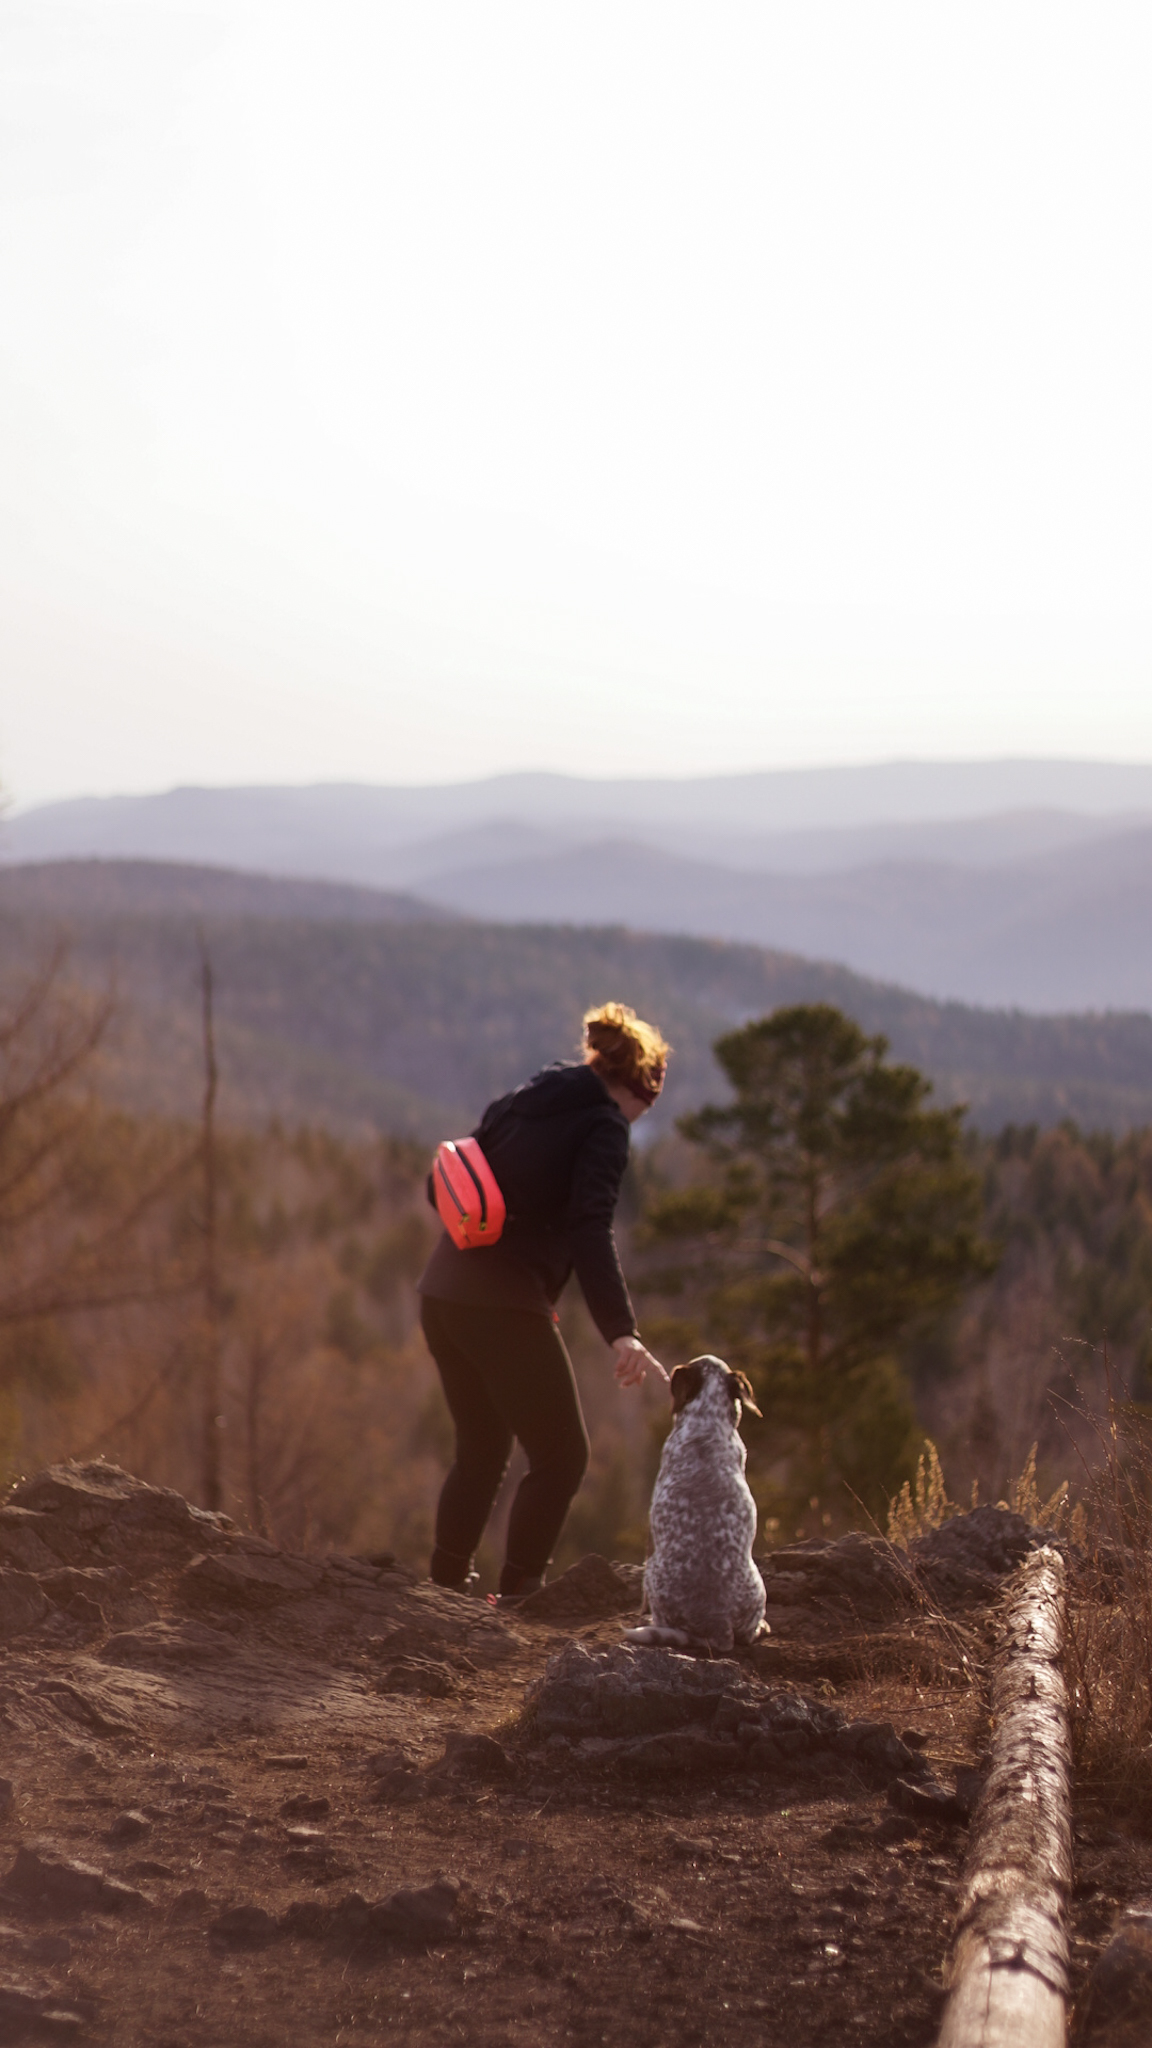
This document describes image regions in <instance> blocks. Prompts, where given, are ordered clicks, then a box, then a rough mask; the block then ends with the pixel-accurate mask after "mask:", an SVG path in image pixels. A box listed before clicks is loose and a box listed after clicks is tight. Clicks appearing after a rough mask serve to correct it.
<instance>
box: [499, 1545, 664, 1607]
mask: <svg viewBox="0 0 1152 2048" xmlns="http://www.w3.org/2000/svg"><path fill="white" fill-rule="evenodd" d="M640 1603H641V1591H640V1588H639V1587H638V1586H637V1585H636V1584H635V1583H634V1582H632V1581H630V1580H629V1579H628V1578H626V1577H625V1575H624V1574H623V1572H621V1571H620V1570H618V1568H617V1567H616V1566H615V1565H611V1564H609V1563H608V1560H607V1558H604V1557H597V1556H596V1555H595V1554H593V1555H591V1556H589V1557H582V1558H581V1559H580V1562H579V1563H578V1564H574V1565H570V1566H569V1568H568V1570H567V1571H566V1572H561V1574H560V1577H559V1578H558V1579H553V1580H552V1582H551V1584H550V1585H547V1586H541V1587H540V1589H539V1591H538V1592H535V1593H528V1594H526V1596H525V1598H524V1599H523V1600H521V1601H519V1602H518V1604H517V1607H516V1616H517V1619H518V1620H519V1619H520V1618H521V1617H523V1618H524V1619H525V1620H529V1621H557V1622H580V1621H596V1620H598V1619H600V1618H601V1617H602V1616H607V1615H611V1614H635V1613H637V1612H638V1611H639V1608H640Z"/></svg>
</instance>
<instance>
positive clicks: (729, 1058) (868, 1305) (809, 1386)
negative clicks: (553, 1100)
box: [642, 1003, 996, 1510]
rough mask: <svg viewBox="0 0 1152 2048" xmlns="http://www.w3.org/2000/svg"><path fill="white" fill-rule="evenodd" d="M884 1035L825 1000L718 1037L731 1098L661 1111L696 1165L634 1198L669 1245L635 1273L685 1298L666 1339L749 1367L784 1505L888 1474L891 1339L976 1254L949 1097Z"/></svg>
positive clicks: (946, 1291) (910, 1327) (948, 1296)
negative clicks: (669, 1113) (645, 1272)
mask: <svg viewBox="0 0 1152 2048" xmlns="http://www.w3.org/2000/svg"><path fill="white" fill-rule="evenodd" d="M887 1050H888V1047H887V1041H886V1040H885V1039H884V1038H882V1037H874V1038H869V1037H867V1036H866V1035H865V1033H864V1032H863V1031H862V1030H861V1029H860V1027H859V1025H857V1024H855V1023H854V1022H853V1021H852V1019H851V1018H849V1017H846V1016H845V1015H844V1014H843V1013H842V1012H841V1011H840V1010H837V1009H834V1008H833V1007H832V1006H831V1005H830V1004H827V1003H812V1004H800V1005H797V1006H795V1007H792V1008H787V1009H780V1010H775V1011H774V1012H773V1013H772V1015H771V1016H769V1017H764V1018H761V1019H759V1020H758V1021H756V1022H754V1023H750V1024H746V1025H745V1026H743V1028H742V1029H740V1030H738V1031H733V1032H730V1033H729V1034H728V1035H727V1036H726V1037H723V1038H721V1039H719V1040H718V1041H717V1043H716V1046H715V1053H716V1058H717V1060H718V1061H719V1064H720V1066H721V1068H722V1070H723V1072H724V1074H725V1076H726V1078H727V1079H728V1081H729V1082H730V1084H731V1087H732V1100H731V1102H729V1103H727V1104H725V1105H723V1106H712V1107H708V1108H705V1109H702V1110H699V1111H698V1112H696V1113H695V1114H694V1115H692V1116H688V1117H685V1118H683V1119H682V1120H681V1123H680V1126H679V1128H680V1130H681V1132H682V1133H683V1135H684V1136H685V1137H686V1138H687V1139H688V1140H689V1142H690V1143H691V1144H692V1145H693V1146H694V1147H698V1148H701V1149H702V1151H703V1153H704V1155H705V1161H706V1164H705V1170H704V1172H703V1174H702V1175H700V1176H699V1177H698V1178H696V1179H695V1180H693V1181H692V1182H691V1183H690V1184H689V1185H688V1186H686V1187H681V1188H676V1189H664V1190H663V1191H660V1190H654V1191H653V1192H652V1193H651V1195H650V1196H649V1199H648V1201H647V1204H646V1213H645V1219H644V1225H643V1228H642V1241H646V1242H647V1243H648V1244H649V1245H650V1246H669V1247H670V1246H672V1245H675V1247H676V1263H675V1265H674V1266H667V1267H665V1268H664V1269H663V1270H662V1271H660V1272H653V1273H652V1274H651V1276H650V1278H651V1281H652V1285H653V1287H654V1288H655V1289H656V1290H657V1291H658V1292H659V1293H661V1294H662V1295H663V1296H665V1297H666V1298H667V1299H668V1306H669V1307H670V1308H671V1307H672V1306H673V1305H674V1303H675V1305H677V1306H680V1307H682V1308H684V1309H687V1311H688V1315H687V1317H686V1318H685V1317H683V1316H681V1318H680V1319H679V1320H680V1324H681V1334H682V1335H683V1336H685V1337H687V1336H688V1334H689V1329H691V1332H692V1337H694V1339H695V1341H696V1342H698V1343H699V1345H700V1347H701V1348H703V1349H708V1350H714V1351H719V1352H722V1353H723V1354H724V1355H725V1356H726V1357H727V1358H728V1359H729V1360H730V1361H731V1362H732V1363H733V1364H738V1365H740V1366H741V1367H742V1368H743V1369H744V1370H745V1371H747V1372H749V1373H750V1374H751V1376H752V1379H753V1382H754V1384H755V1386H756V1389H757V1392H758V1394H759V1396H760V1402H761V1406H762V1407H763V1408H764V1413H765V1418H766V1422H767V1424H768V1436H769V1439H770V1455H771V1456H772V1457H773V1458H775V1459H777V1460H779V1458H780V1454H781V1451H782V1450H784V1451H787V1453H788V1454H789V1481H788V1483H787V1484H786V1485H784V1486H783V1488H782V1490H781V1492H780V1502H781V1506H782V1507H788V1508H790V1509H792V1510H795V1509H797V1508H799V1507H800V1506H801V1505H802V1504H805V1503H807V1502H809V1501H810V1500H811V1501H816V1500H820V1499H822V1498H824V1497H825V1496H826V1495H827V1490H828V1487H829V1484H830V1483H831V1484H832V1485H833V1486H834V1487H835V1486H837V1485H838V1484H839V1483H840V1482H846V1483H847V1485H848V1486H849V1487H850V1488H851V1489H852V1491H853V1492H854V1493H856V1494H857V1495H858V1496H859V1497H860V1498H861V1499H863V1500H864V1502H865V1503H866V1505H867V1506H868V1507H869V1508H871V1509H877V1508H879V1506H880V1505H881V1502H882V1501H883V1499H884V1497H885V1496H886V1495H887V1494H888V1493H890V1492H891V1491H893V1490H894V1488H895V1487H896V1486H897V1485H898V1484H899V1483H900V1481H901V1480H902V1479H903V1478H904V1477H906V1476H907V1473H908V1472H909V1471H910V1470H911V1468H912V1464H913V1462H914V1451H915V1448H916V1445H917V1435H916V1431H915V1426H914V1419H913V1415H912V1409H911V1402H910V1398H909V1394H908V1388H907V1383H906V1380H905V1377H904V1374H903V1372H902V1370H901V1367H900V1354H901V1347H902V1345H903V1343H904V1342H905V1341H906V1340H907V1338H908V1337H909V1336H910V1335H912V1334H913V1333H914V1332H916V1331H917V1330H918V1329H920V1328H922V1327H923V1326H924V1325H925V1324H926V1323H928V1322H929V1321H930V1320H931V1319H933V1318H935V1317H938V1316H940V1315H941V1314H942V1313H943V1311H944V1310H946V1309H947V1308H948V1307H949V1306H950V1305H951V1304H952V1303H953V1302H954V1301H955V1300H956V1298H957V1296H958V1295H959V1293H960V1291H961V1290H962V1288H963V1287H964V1286H965V1285H966V1283H967V1282H969V1281H971V1280H973V1279H975V1278H977V1277H979V1276H982V1275H984V1274H987V1273H989V1272H990V1271H991V1270H992V1269H993V1267H994V1265H995V1263H996V1255H995V1252H994V1250H993V1249H992V1247H991V1246H989V1245H988V1244H986V1243H985V1242H983V1240H982V1239H981V1236H980V1230H979V1224H980V1213H981V1190H980V1181H979V1176H978V1174H977V1173H976V1171H975V1169H974V1168H973V1166H972V1165H971V1164H970V1162H969V1160H968V1159H967V1157H966V1156H965V1145H964V1137H963V1131H962V1122H963V1115H964V1111H963V1107H962V1106H960V1107H956V1108H952V1109H939V1108H934V1107H930V1106H928V1100H927V1099H928V1097H929V1096H930V1094H931V1092H932V1090H931V1083H930V1082H929V1081H928V1080H926V1079H925V1077H924V1076H923V1075H922V1074H921V1073H919V1072H918V1071H917V1069H916V1068H915V1067H911V1066H904V1065H896V1064H893V1063H890V1062H889V1061H888V1060H887V1058H886V1054H887ZM677 1297H678V1298H679V1299H678V1301H677ZM646 1327H649V1328H651V1327H653V1326H652V1325H651V1323H650V1321H648V1322H646ZM690 1341H691V1339H690ZM839 1491H840V1494H841V1498H843V1485H842V1484H839Z"/></svg>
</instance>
